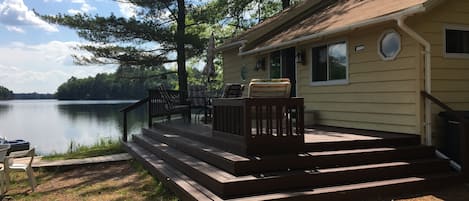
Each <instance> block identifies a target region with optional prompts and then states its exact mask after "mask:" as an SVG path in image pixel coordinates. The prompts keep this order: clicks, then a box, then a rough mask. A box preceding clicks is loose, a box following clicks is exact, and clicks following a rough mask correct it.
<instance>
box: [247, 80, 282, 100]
mask: <svg viewBox="0 0 469 201" xmlns="http://www.w3.org/2000/svg"><path fill="white" fill-rule="evenodd" d="M290 90H291V84H290V80H289V79H288V78H280V79H269V80H267V79H266V80H264V79H253V80H252V81H251V83H249V91H248V97H249V98H288V97H290Z"/></svg>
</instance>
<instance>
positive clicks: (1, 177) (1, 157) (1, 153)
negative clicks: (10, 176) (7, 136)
mask: <svg viewBox="0 0 469 201" xmlns="http://www.w3.org/2000/svg"><path fill="white" fill-rule="evenodd" d="M9 149H10V145H9V144H0V161H1V162H2V163H3V164H2V165H3V166H2V167H1V169H0V195H3V194H4V193H5V192H6V191H7V190H8V189H7V176H6V175H5V174H6V173H5V160H6V156H7V152H8V150H9Z"/></svg>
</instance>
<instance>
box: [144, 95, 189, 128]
mask: <svg viewBox="0 0 469 201" xmlns="http://www.w3.org/2000/svg"><path fill="white" fill-rule="evenodd" d="M149 97H150V100H149V103H150V104H149V105H148V111H149V113H148V114H149V127H151V126H152V123H151V122H152V121H151V119H152V118H153V117H162V116H165V117H166V118H167V119H168V120H171V115H173V114H182V115H183V116H184V117H185V118H186V119H187V120H188V121H189V122H190V121H191V107H190V104H188V103H180V100H179V94H178V92H177V91H169V90H166V88H165V87H164V86H159V87H158V88H157V89H156V90H149Z"/></svg>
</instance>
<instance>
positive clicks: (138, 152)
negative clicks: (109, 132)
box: [124, 142, 223, 201]
mask: <svg viewBox="0 0 469 201" xmlns="http://www.w3.org/2000/svg"><path fill="white" fill-rule="evenodd" d="M124 149H126V150H127V152H129V153H130V154H131V155H132V156H133V157H134V158H136V159H137V160H138V161H140V162H141V163H142V164H143V165H144V166H145V168H146V169H147V170H148V171H149V172H150V173H151V174H152V175H153V176H154V177H156V178H157V179H158V180H159V181H161V182H162V183H164V184H165V186H167V187H169V188H171V190H172V191H173V192H174V193H175V194H176V195H177V196H178V198H179V199H180V200H194V201H198V200H199V201H202V200H213V201H221V200H223V199H221V198H220V197H218V196H216V195H215V194H213V193H212V192H210V191H209V190H208V189H206V188H205V187H203V186H202V185H200V184H198V183H197V182H196V181H194V180H192V179H191V178H190V177H188V176H187V175H185V174H182V173H181V172H179V171H178V170H176V169H175V168H174V167H172V166H171V165H169V164H168V163H165V162H164V161H163V160H161V159H160V158H158V157H156V156H155V155H154V154H152V153H151V152H149V151H148V150H146V149H144V148H142V147H140V146H139V145H137V144H136V143H132V142H126V143H124Z"/></svg>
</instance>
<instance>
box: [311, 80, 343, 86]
mask: <svg viewBox="0 0 469 201" xmlns="http://www.w3.org/2000/svg"><path fill="white" fill-rule="evenodd" d="M349 83H350V82H349V80H348V79H345V80H328V81H317V82H310V83H309V86H313V87H314V86H332V85H347V84H349Z"/></svg>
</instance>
